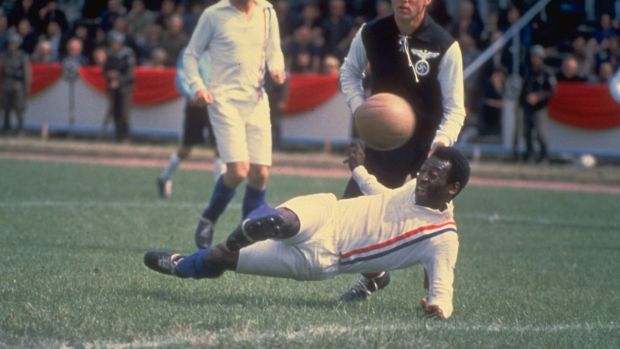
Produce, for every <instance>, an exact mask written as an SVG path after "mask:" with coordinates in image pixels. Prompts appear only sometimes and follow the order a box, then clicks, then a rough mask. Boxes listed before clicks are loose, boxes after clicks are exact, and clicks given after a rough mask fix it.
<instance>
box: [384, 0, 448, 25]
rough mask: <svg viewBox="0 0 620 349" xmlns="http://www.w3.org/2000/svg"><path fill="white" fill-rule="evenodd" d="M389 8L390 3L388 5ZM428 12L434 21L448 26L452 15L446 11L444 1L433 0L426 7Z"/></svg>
mask: <svg viewBox="0 0 620 349" xmlns="http://www.w3.org/2000/svg"><path fill="white" fill-rule="evenodd" d="M448 3H450V4H451V3H456V1H449V2H448ZM390 10H391V5H390ZM428 13H429V14H430V15H431V17H433V19H434V20H435V22H437V24H439V25H440V26H442V27H444V28H448V27H449V26H450V23H451V22H452V16H451V15H450V13H449V12H448V8H447V7H446V1H444V0H434V1H432V2H431V4H430V6H429V7H428Z"/></svg>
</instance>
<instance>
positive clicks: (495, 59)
mask: <svg viewBox="0 0 620 349" xmlns="http://www.w3.org/2000/svg"><path fill="white" fill-rule="evenodd" d="M502 35H503V33H502V32H501V31H495V32H494V33H492V34H491V38H490V41H489V44H488V46H491V45H493V43H495V42H496V41H497V40H499V39H500V38H501V36H502ZM500 67H502V68H505V69H506V70H507V73H508V74H510V73H512V54H511V53H510V50H508V49H506V47H502V48H500V49H499V50H497V51H496V52H495V53H494V54H493V56H491V58H490V59H489V60H488V61H487V62H486V63H485V65H484V66H483V68H482V71H481V74H482V75H483V76H486V77H488V76H491V74H493V72H494V71H495V69H497V68H500Z"/></svg>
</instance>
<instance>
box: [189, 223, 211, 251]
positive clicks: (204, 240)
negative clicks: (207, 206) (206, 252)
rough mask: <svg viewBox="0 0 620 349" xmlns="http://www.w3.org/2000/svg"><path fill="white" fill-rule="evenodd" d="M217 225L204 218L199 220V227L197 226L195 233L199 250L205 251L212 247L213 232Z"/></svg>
mask: <svg viewBox="0 0 620 349" xmlns="http://www.w3.org/2000/svg"><path fill="white" fill-rule="evenodd" d="M214 227H215V224H213V222H212V221H211V220H210V219H208V218H204V217H200V219H199V220H198V225H197V226H196V230H195V231H194V240H195V241H196V247H198V248H199V249H205V248H208V247H209V246H211V242H212V241H213V230H214Z"/></svg>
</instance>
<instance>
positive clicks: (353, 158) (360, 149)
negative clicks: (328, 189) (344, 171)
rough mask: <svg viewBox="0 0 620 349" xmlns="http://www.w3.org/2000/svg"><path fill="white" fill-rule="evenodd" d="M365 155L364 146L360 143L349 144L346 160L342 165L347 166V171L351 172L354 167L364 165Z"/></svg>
mask: <svg viewBox="0 0 620 349" xmlns="http://www.w3.org/2000/svg"><path fill="white" fill-rule="evenodd" d="M365 160H366V153H365V152H364V146H363V145H362V143H360V142H351V143H350V144H349V149H348V151H347V158H346V159H344V161H343V163H345V164H347V165H349V169H350V170H351V171H353V170H354V169H355V168H356V167H358V166H362V165H364V161H365Z"/></svg>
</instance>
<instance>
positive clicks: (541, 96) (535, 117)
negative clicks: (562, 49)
mask: <svg viewBox="0 0 620 349" xmlns="http://www.w3.org/2000/svg"><path fill="white" fill-rule="evenodd" d="M544 58H545V49H544V48H543V47H542V46H540V45H535V46H532V48H531V49H530V66H529V67H528V68H529V69H528V70H527V72H526V74H525V77H524V81H523V88H522V90H521V96H520V98H519V102H520V105H521V108H523V137H524V140H525V153H523V157H522V158H523V161H528V160H529V158H530V157H531V156H532V155H533V152H534V144H533V140H532V137H533V136H534V134H535V135H536V140H537V142H538V156H537V157H536V162H541V161H543V160H545V159H546V157H547V142H546V140H545V137H544V134H543V130H542V125H541V121H542V120H541V119H542V113H541V111H542V110H543V109H544V108H546V107H547V103H548V102H549V97H550V96H551V93H552V91H553V86H554V79H553V76H552V74H551V73H550V72H549V70H548V69H547V68H546V67H545V65H544Z"/></svg>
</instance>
